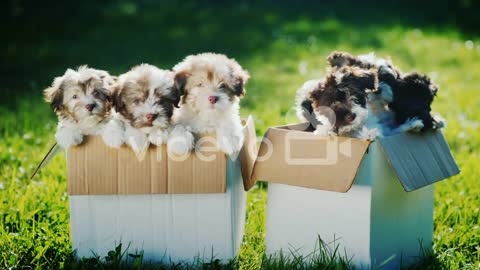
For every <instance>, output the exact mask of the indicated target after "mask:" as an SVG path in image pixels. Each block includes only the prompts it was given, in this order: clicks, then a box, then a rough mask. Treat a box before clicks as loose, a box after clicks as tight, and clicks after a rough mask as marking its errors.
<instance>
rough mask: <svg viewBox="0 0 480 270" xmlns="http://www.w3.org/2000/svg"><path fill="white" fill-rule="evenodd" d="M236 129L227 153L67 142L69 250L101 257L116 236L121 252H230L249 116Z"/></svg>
mask: <svg viewBox="0 0 480 270" xmlns="http://www.w3.org/2000/svg"><path fill="white" fill-rule="evenodd" d="M243 131H244V135H245V142H244V146H243V148H242V150H241V152H240V153H239V155H238V157H235V158H232V157H226V155H225V154H224V153H222V152H218V151H215V149H214V148H213V149H212V147H208V149H206V150H202V151H201V152H199V151H196V152H195V153H192V154H190V155H189V156H188V158H186V159H184V160H183V159H182V158H180V160H179V159H178V156H176V157H175V158H177V159H175V158H172V156H169V155H168V154H167V152H166V147H165V146H161V147H158V148H157V147H154V146H151V147H150V148H149V149H148V150H147V151H146V152H145V153H144V155H141V156H140V158H139V156H136V155H135V154H134V153H133V151H131V149H129V148H128V147H127V146H122V147H121V148H120V149H112V148H109V147H107V146H106V145H105V144H104V143H103V141H102V139H101V138H100V137H98V136H87V137H85V138H84V142H83V143H82V144H81V145H79V146H74V147H71V148H69V149H68V151H67V153H66V156H67V173H68V195H69V198H70V223H71V237H72V247H73V249H74V250H75V251H76V256H77V258H83V257H92V256H93V255H94V254H96V255H99V256H101V257H104V256H106V255H107V253H108V251H110V250H114V248H115V247H116V246H117V245H118V244H119V243H122V245H123V248H126V247H128V253H136V252H140V251H142V252H143V254H144V261H147V262H170V261H173V262H193V261H194V260H197V259H200V260H205V261H207V262H208V261H210V260H211V259H220V260H222V261H224V262H225V261H228V260H230V259H233V258H234V257H235V256H236V255H237V253H238V251H239V249H240V245H241V242H242V238H243V232H244V224H245V211H246V191H247V190H249V189H250V188H251V187H252V186H253V184H254V181H253V180H252V178H251V175H252V170H253V164H254V161H255V157H256V153H257V147H256V136H255V126H254V123H253V118H252V117H249V118H248V120H247V121H245V123H244V128H243ZM55 149H56V148H55V146H54V147H53V148H52V149H51V150H50V151H49V153H48V154H47V156H46V157H45V158H44V160H43V161H42V163H41V164H40V165H39V166H38V167H37V170H36V171H35V173H36V172H37V171H38V170H39V169H40V168H41V167H42V166H43V165H44V164H45V163H46V162H48V160H49V159H50V157H51V155H53V154H54V153H55V152H56V151H55ZM200 155H203V156H204V157H205V156H206V157H214V158H213V159H210V158H207V160H205V159H202V158H200V157H201V156H200ZM35 173H34V174H33V175H32V177H33V176H34V175H35Z"/></svg>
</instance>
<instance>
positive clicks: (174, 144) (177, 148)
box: [167, 126, 195, 155]
mask: <svg viewBox="0 0 480 270" xmlns="http://www.w3.org/2000/svg"><path fill="white" fill-rule="evenodd" d="M194 140H195V139H194V137H193V134H192V132H190V130H188V129H187V128H185V127H184V126H176V127H174V128H173V130H172V132H171V133H170V136H169V138H168V142H167V150H168V152H169V153H173V154H176V155H186V154H188V153H189V152H190V151H191V150H192V149H193V144H194Z"/></svg>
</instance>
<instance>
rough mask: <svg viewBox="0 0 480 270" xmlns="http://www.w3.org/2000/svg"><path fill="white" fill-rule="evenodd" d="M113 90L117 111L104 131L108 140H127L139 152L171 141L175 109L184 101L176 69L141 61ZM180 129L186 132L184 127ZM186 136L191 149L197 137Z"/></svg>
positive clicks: (119, 142)
mask: <svg viewBox="0 0 480 270" xmlns="http://www.w3.org/2000/svg"><path fill="white" fill-rule="evenodd" d="M113 89H114V90H113V105H114V108H115V111H116V114H115V117H114V119H113V120H112V121H111V122H110V123H109V124H108V126H107V128H106V132H105V133H104V134H105V136H104V141H105V143H107V145H109V146H111V147H115V148H116V147H119V146H120V145H122V144H123V143H127V144H128V145H129V146H130V147H131V148H132V149H133V150H134V151H135V152H142V151H144V150H146V149H147V148H148V146H149V145H150V143H152V144H154V145H161V144H163V143H167V141H168V138H169V137H168V136H169V133H170V132H172V131H173V128H172V125H171V118H172V115H173V110H174V107H176V106H178V103H179V101H180V95H179V92H178V91H177V89H176V88H175V87H174V81H173V72H171V71H167V70H161V69H158V68H157V67H155V66H152V65H148V64H141V65H139V66H135V67H133V68H132V69H131V70H130V71H128V72H127V73H125V74H122V75H120V76H119V77H118V81H117V83H116V84H115V85H114V86H113ZM176 132H182V130H180V127H179V128H177V130H176ZM185 132H186V131H185ZM187 133H188V132H187ZM184 136H186V137H188V138H190V145H189V146H188V150H189V149H191V144H192V143H193V136H192V135H191V134H190V135H189V134H186V135H184Z"/></svg>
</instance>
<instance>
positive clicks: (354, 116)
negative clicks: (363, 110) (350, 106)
mask: <svg viewBox="0 0 480 270" xmlns="http://www.w3.org/2000/svg"><path fill="white" fill-rule="evenodd" d="M356 117H357V114H356V113H352V116H351V118H352V121H353V120H355V118H356Z"/></svg>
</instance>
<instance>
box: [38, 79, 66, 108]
mask: <svg viewBox="0 0 480 270" xmlns="http://www.w3.org/2000/svg"><path fill="white" fill-rule="evenodd" d="M62 83H63V77H57V78H55V80H54V81H53V84H52V86H51V87H48V88H47V89H45V90H43V96H44V98H45V101H46V102H48V103H50V106H51V107H52V109H53V111H54V112H58V111H60V110H62V109H63V90H62Z"/></svg>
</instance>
